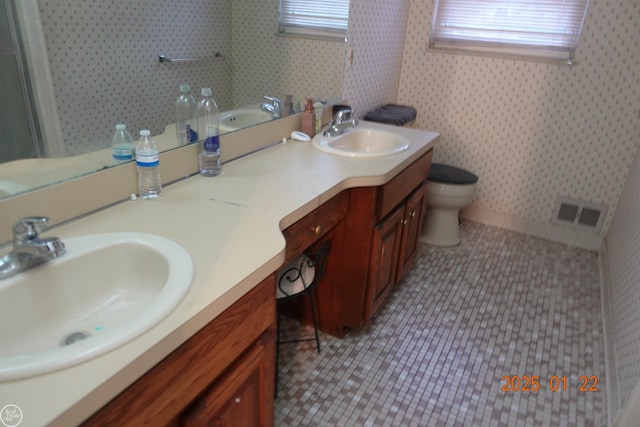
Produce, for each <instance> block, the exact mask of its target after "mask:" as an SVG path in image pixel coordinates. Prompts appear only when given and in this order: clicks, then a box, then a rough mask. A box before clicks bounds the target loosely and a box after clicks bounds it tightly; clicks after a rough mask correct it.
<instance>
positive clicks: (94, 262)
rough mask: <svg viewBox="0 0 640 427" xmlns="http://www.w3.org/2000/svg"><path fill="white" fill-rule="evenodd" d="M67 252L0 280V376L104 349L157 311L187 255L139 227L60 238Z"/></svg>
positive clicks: (30, 372) (174, 298) (155, 317)
mask: <svg viewBox="0 0 640 427" xmlns="http://www.w3.org/2000/svg"><path fill="white" fill-rule="evenodd" d="M63 241H64V243H65V245H66V247H67V252H66V254H65V255H63V256H61V257H60V258H57V259H54V260H52V261H49V262H47V263H45V264H43V265H41V266H38V267H35V268H33V269H31V270H27V271H25V272H22V273H19V274H18V275H16V276H13V277H11V278H8V279H4V280H2V281H0V343H1V345H0V381H9V380H15V379H20V378H26V377H31V376H36V375H40V374H44V373H47V372H52V371H56V370H59V369H62V368H65V367H68V366H72V365H75V364H78V363H80V362H83V361H86V360H88V359H92V358H94V357H96V356H99V355H101V354H104V353H106V352H108V351H110V350H113V349H115V348H116V347H118V346H120V345H122V344H124V343H126V342H128V341H130V340H132V339H133V338H135V337H137V336H138V335H140V334H142V333H143V332H145V331H147V330H148V329H150V328H151V327H152V326H154V325H155V324H157V323H158V322H160V321H161V320H162V319H164V318H165V317H166V316H167V315H168V314H169V313H170V312H171V311H172V310H173V309H174V308H175V307H176V306H177V305H178V303H179V302H180V301H181V300H182V299H183V297H184V296H185V295H186V293H187V291H188V290H189V288H190V286H191V282H192V279H193V262H192V260H191V257H190V256H189V254H188V253H187V252H186V251H185V250H184V248H182V246H180V245H178V244H177V243H175V242H173V241H171V240H168V239H166V238H163V237H160V236H156V235H151V234H142V233H109V234H97V235H91V236H83V237H77V238H71V239H67V240H63Z"/></svg>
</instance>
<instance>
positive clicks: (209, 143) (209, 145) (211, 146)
mask: <svg viewBox="0 0 640 427" xmlns="http://www.w3.org/2000/svg"><path fill="white" fill-rule="evenodd" d="M219 149H220V137H219V136H218V135H215V136H208V137H207V138H206V139H205V140H204V151H209V152H211V153H215V152H217V151H218V150H219Z"/></svg>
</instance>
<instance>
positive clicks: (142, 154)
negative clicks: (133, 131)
mask: <svg viewBox="0 0 640 427" xmlns="http://www.w3.org/2000/svg"><path fill="white" fill-rule="evenodd" d="M136 166H137V168H138V193H139V196H140V198H142V199H157V198H158V197H160V195H161V193H162V182H161V181H160V155H159V153H158V145H157V144H156V142H155V141H154V140H153V139H152V138H151V132H149V131H148V130H141V131H140V140H139V141H138V144H137V145H136Z"/></svg>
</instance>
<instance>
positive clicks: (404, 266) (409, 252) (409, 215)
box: [396, 184, 427, 283]
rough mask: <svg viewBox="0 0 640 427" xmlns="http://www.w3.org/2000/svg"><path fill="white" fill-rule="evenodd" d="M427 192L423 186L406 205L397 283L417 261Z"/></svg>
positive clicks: (410, 197) (412, 195)
mask: <svg viewBox="0 0 640 427" xmlns="http://www.w3.org/2000/svg"><path fill="white" fill-rule="evenodd" d="M426 191H427V187H426V185H425V184H423V185H421V186H420V187H418V188H417V189H416V190H415V191H414V192H413V193H412V194H411V195H410V196H409V198H408V199H407V201H406V203H405V213H404V219H403V221H402V241H401V243H400V255H399V260H398V273H397V276H396V283H397V282H399V281H400V279H402V276H404V274H405V273H406V272H407V270H408V269H409V267H411V264H413V261H415V259H416V255H417V251H418V242H419V239H420V230H421V229H422V222H423V221H422V220H423V218H424V206H425V196H426Z"/></svg>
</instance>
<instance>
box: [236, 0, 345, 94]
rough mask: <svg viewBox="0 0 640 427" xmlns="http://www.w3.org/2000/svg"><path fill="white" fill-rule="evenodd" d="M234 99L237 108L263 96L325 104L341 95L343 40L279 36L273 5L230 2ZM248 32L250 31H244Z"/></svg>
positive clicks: (275, 2)
mask: <svg viewBox="0 0 640 427" xmlns="http://www.w3.org/2000/svg"><path fill="white" fill-rule="evenodd" d="M232 28H233V50H234V52H238V51H241V52H243V55H236V56H234V58H233V97H234V103H235V104H236V105H248V104H255V103H257V102H260V100H261V99H262V95H270V96H277V97H284V95H286V94H291V95H293V96H294V98H295V99H297V100H298V101H299V102H301V103H302V105H303V106H304V98H305V97H311V98H314V99H318V98H320V99H322V100H329V99H334V98H339V97H340V96H341V94H342V79H343V76H342V68H343V62H344V41H324V40H312V39H303V38H291V37H279V36H277V35H276V33H277V31H278V0H268V1H258V2H255V1H237V0H236V1H233V25H232ZM247 29H250V31H247Z"/></svg>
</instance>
